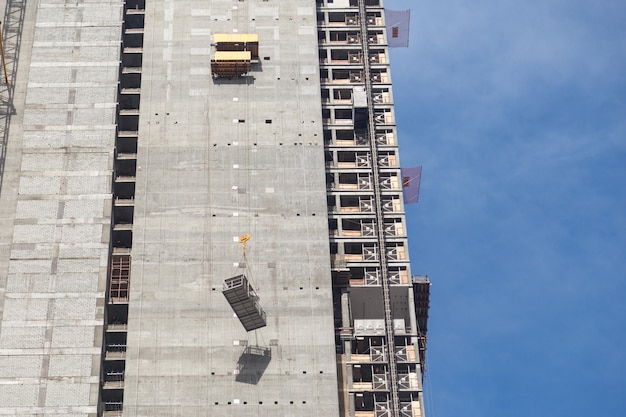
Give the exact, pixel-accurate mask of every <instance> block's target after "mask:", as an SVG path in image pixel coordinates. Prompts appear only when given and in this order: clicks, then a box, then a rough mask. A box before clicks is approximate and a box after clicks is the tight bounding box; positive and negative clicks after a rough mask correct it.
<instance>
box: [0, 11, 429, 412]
mask: <svg viewBox="0 0 626 417" xmlns="http://www.w3.org/2000/svg"><path fill="white" fill-rule="evenodd" d="M0 5H3V6H5V8H4V10H5V12H4V18H3V20H2V45H3V70H4V71H5V72H4V75H5V77H6V80H4V81H5V82H3V83H2V85H1V86H0V94H1V102H0V106H1V107H0V117H2V123H0V141H1V142H0V181H1V182H0V416H5V415H6V416H38V417H51V416H56V417H60V416H71V417H79V416H81V417H91V416H128V417H130V416H146V417H148V416H150V417H156V416H160V417H166V416H167V417H172V416H185V417H193V416H257V415H263V414H266V415H271V416H298V417H304V416H318V417H328V416H341V417H387V416H388V417H418V416H419V417H423V416H424V410H423V398H422V385H421V384H422V373H423V365H424V352H425V340H426V339H425V336H426V319H427V315H428V295H429V283H428V280H427V278H426V277H423V276H415V275H412V274H411V271H410V265H409V260H408V248H407V236H406V222H405V217H404V203H403V186H407V185H408V182H409V181H412V180H413V178H409V177H404V176H403V175H401V170H400V167H399V159H398V148H397V135H396V128H395V117H394V106H393V101H392V88H391V80H390V73H389V54H388V36H390V37H391V36H393V37H396V36H398V33H399V28H398V27H392V28H391V29H390V30H389V29H388V28H389V27H390V25H389V22H387V21H386V16H385V10H384V8H383V4H382V0H317V1H314V0H288V1H287V0H195V1H191V0H177V1H173V0H126V1H122V0H38V1H36V2H35V1H31V2H27V1H26V0H0Z"/></svg>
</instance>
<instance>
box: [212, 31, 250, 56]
mask: <svg viewBox="0 0 626 417" xmlns="http://www.w3.org/2000/svg"><path fill="white" fill-rule="evenodd" d="M213 43H214V44H215V48H216V49H217V50H218V51H248V52H250V55H251V58H252V59H258V58H259V35H257V34H256V33H216V34H214V35H213Z"/></svg>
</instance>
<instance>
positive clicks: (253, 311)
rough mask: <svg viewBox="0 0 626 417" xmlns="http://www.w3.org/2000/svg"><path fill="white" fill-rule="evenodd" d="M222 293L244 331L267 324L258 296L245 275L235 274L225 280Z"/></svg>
mask: <svg viewBox="0 0 626 417" xmlns="http://www.w3.org/2000/svg"><path fill="white" fill-rule="evenodd" d="M222 293H223V294H224V296H225V297H226V300H227V301H228V303H229V304H230V306H231V307H232V309H233V311H234V312H235V314H236V315H237V318H239V321H240V322H241V324H242V325H243V327H244V328H245V329H246V331H248V332H249V331H251V330H256V329H259V328H261V327H265V326H266V325H267V320H266V318H265V312H264V311H263V309H262V308H261V307H260V305H259V297H258V296H257V295H256V292H254V289H253V288H252V286H251V285H250V283H249V282H248V279H247V278H246V276H245V275H243V274H242V275H237V276H235V277H232V278H228V279H227V280H225V281H224V289H223V290H222Z"/></svg>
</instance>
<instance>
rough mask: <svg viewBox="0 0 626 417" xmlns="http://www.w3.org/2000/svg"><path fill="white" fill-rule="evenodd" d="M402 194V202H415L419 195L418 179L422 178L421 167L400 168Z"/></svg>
mask: <svg viewBox="0 0 626 417" xmlns="http://www.w3.org/2000/svg"><path fill="white" fill-rule="evenodd" d="M400 172H401V174H402V194H403V196H404V204H412V203H417V200H418V199H419V196H420V181H421V179H422V167H414V168H402V169H401V171H400Z"/></svg>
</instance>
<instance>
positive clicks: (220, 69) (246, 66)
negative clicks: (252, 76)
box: [211, 51, 252, 78]
mask: <svg viewBox="0 0 626 417" xmlns="http://www.w3.org/2000/svg"><path fill="white" fill-rule="evenodd" d="M251 66H252V63H251V54H250V51H237V52H230V51H229V52H225V51H217V52H215V57H214V58H213V59H212V60H211V74H213V76H214V77H228V78H232V77H241V76H242V75H244V74H246V73H247V72H248V71H250V68H251Z"/></svg>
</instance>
